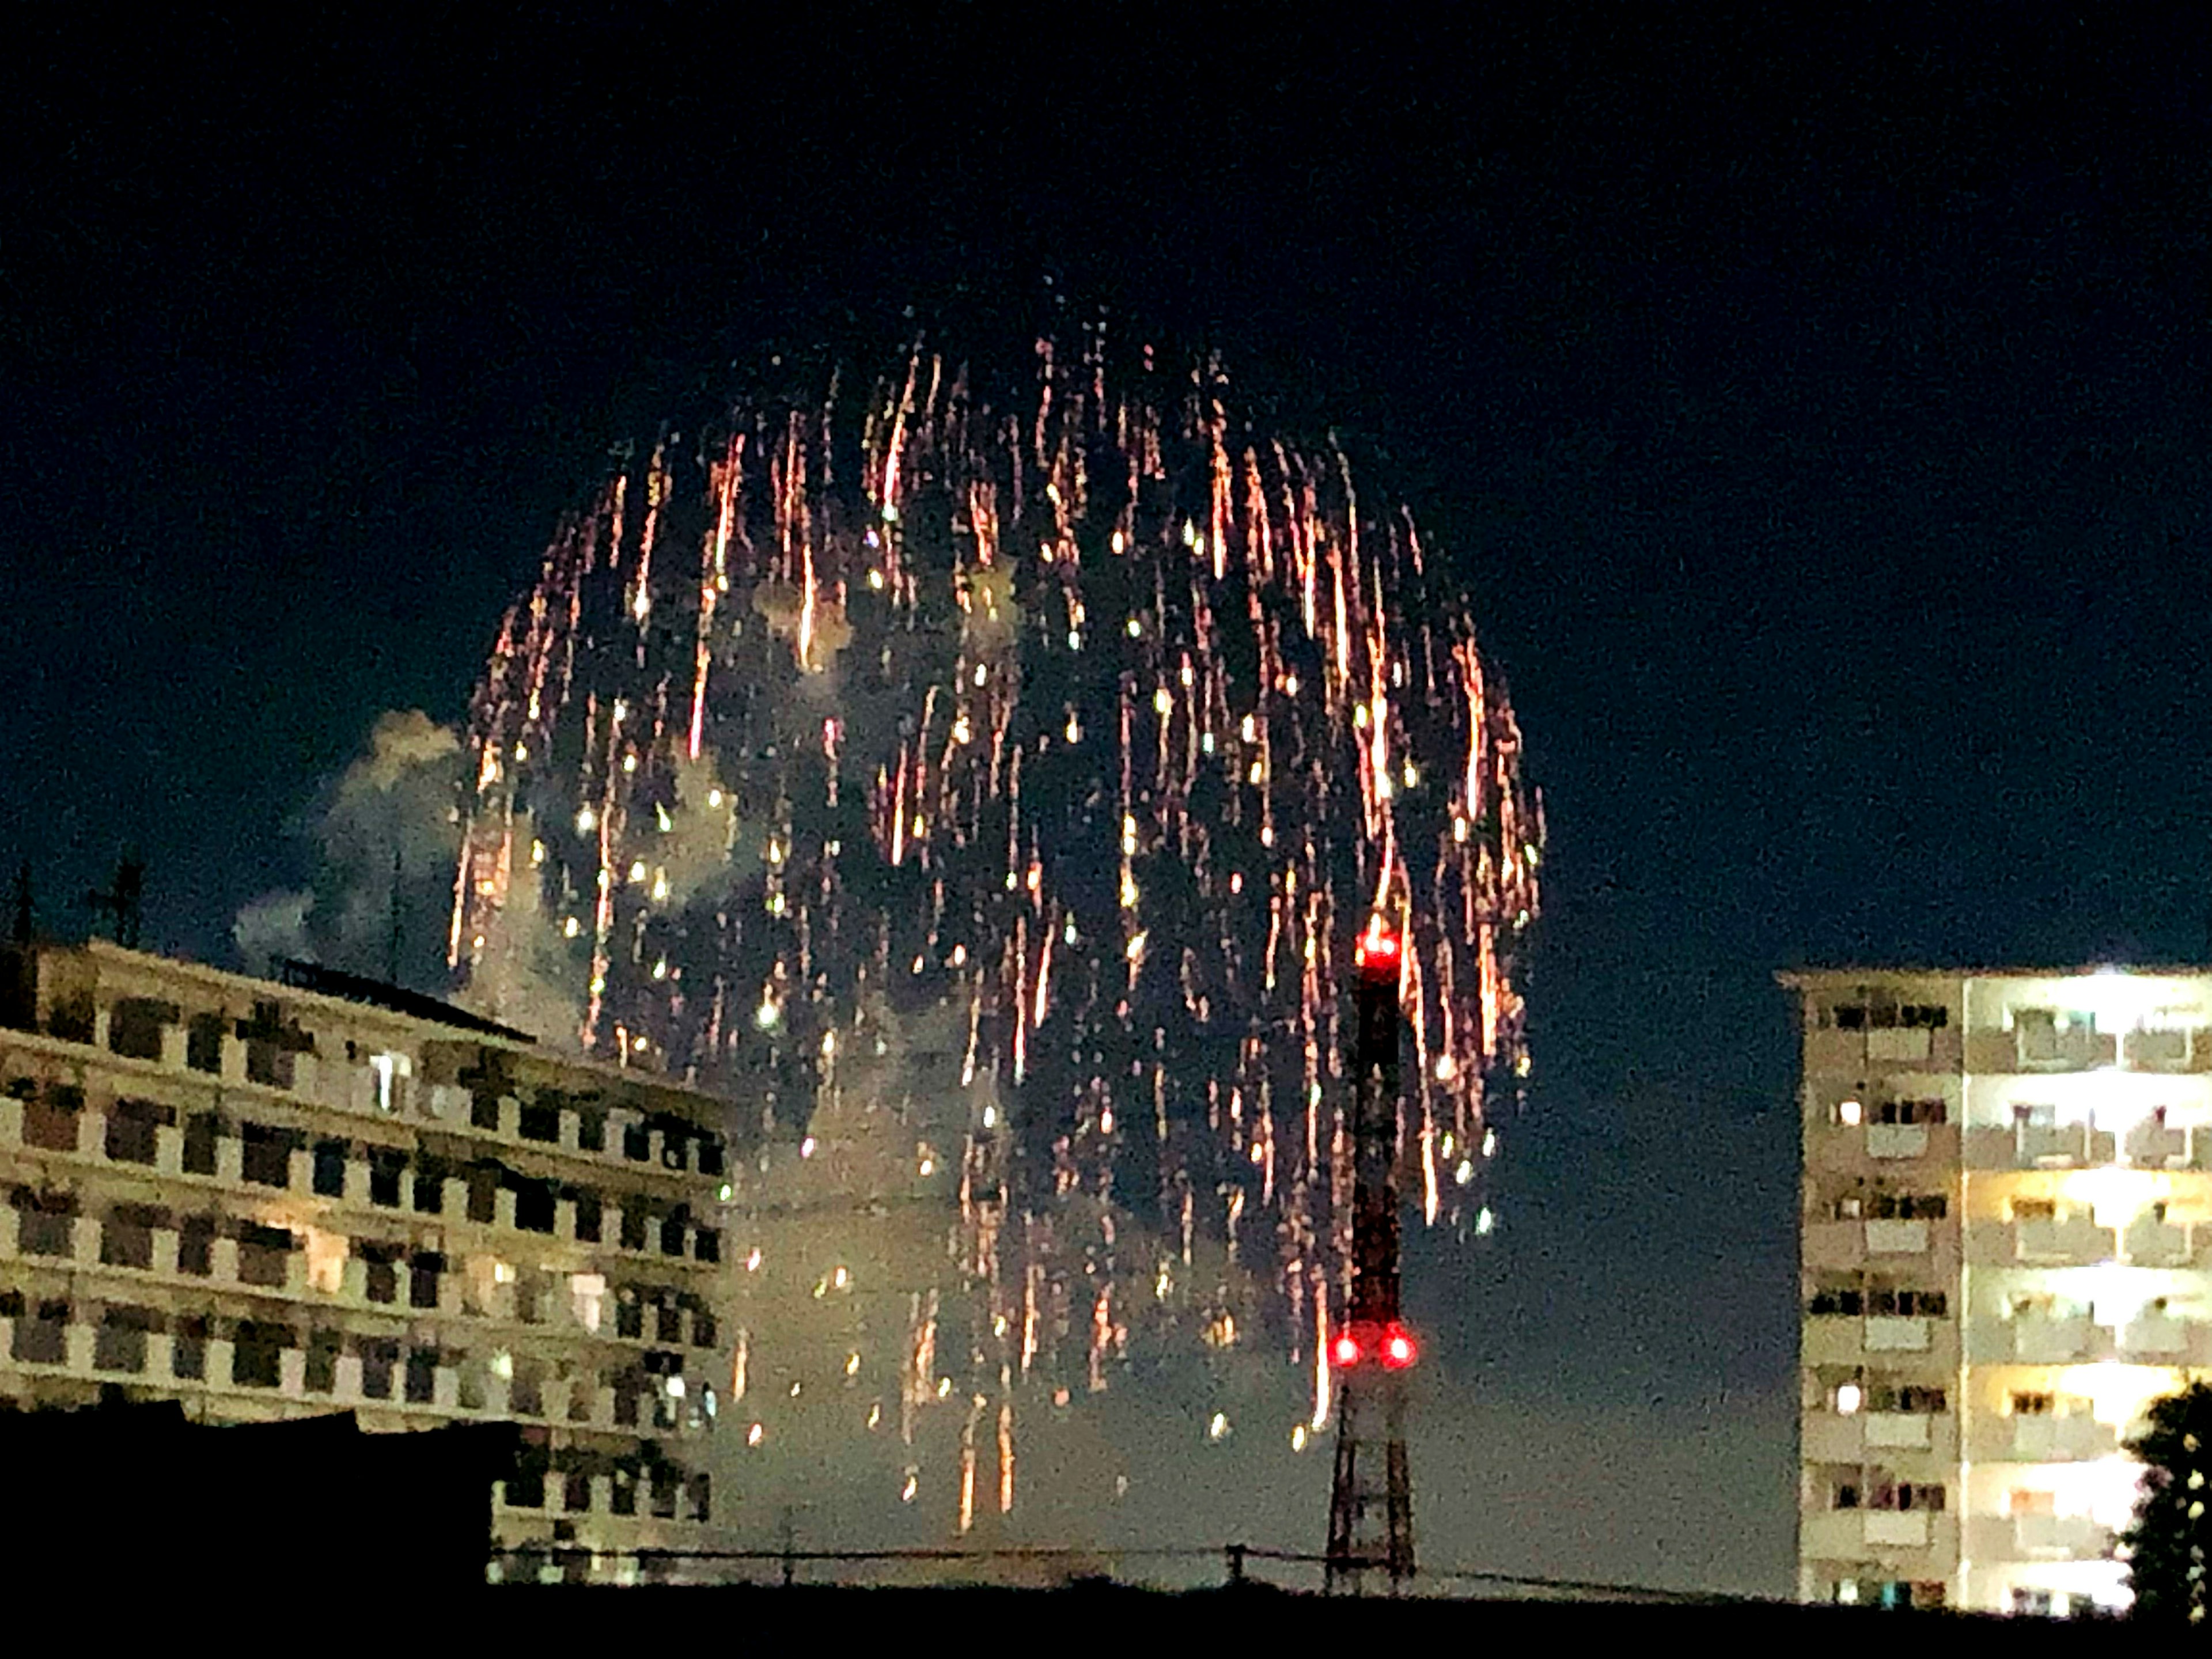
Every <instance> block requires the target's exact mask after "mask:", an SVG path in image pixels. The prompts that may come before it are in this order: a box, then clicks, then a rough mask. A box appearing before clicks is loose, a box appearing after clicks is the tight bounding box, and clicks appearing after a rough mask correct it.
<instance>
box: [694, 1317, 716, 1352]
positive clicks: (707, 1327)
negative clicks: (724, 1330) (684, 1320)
mask: <svg viewBox="0 0 2212 1659" xmlns="http://www.w3.org/2000/svg"><path fill="white" fill-rule="evenodd" d="M691 1346H693V1347H695V1348H711V1347H713V1346H714V1314H713V1312H712V1311H711V1310H708V1309H706V1308H694V1309H693V1310H691Z"/></svg>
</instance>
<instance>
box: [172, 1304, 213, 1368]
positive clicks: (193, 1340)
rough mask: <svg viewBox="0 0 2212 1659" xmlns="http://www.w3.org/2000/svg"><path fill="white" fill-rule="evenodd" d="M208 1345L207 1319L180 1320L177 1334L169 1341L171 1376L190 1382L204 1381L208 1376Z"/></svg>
mask: <svg viewBox="0 0 2212 1659" xmlns="http://www.w3.org/2000/svg"><path fill="white" fill-rule="evenodd" d="M207 1345H208V1322H207V1321H206V1320H205V1319H203V1318H198V1317H186V1318H184V1319H179V1321H178V1322H177V1328H176V1334H174V1335H173V1336H172V1337H171V1338H170V1339H169V1375H170V1376H174V1377H178V1378H179V1379H181V1380H183V1381H185V1382H188V1383H196V1382H201V1381H204V1379H205V1378H206V1376H207Z"/></svg>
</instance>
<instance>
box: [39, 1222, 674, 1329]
mask: <svg viewBox="0 0 2212 1659" xmlns="http://www.w3.org/2000/svg"><path fill="white" fill-rule="evenodd" d="M69 1227H70V1237H69V1251H68V1254H66V1255H62V1254H59V1253H53V1252H42V1253H38V1254H27V1253H25V1252H23V1251H21V1249H19V1248H18V1247H19V1245H20V1243H21V1215H20V1213H19V1212H16V1211H15V1210H13V1209H9V1208H0V1261H7V1260H21V1261H27V1262H31V1263H33V1264H41V1263H45V1264H52V1265H56V1266H60V1265H64V1264H66V1265H68V1266H71V1267H78V1268H81V1269H90V1270H96V1271H97V1272H99V1273H107V1274H113V1275H115V1276H117V1277H118V1279H124V1280H125V1281H129V1282H139V1283H143V1282H146V1281H147V1280H149V1279H166V1280H168V1281H170V1282H171V1283H172V1284H173V1285H174V1286H175V1287H176V1288H179V1289H181V1290H201V1289H204V1288H206V1287H208V1286H210V1285H216V1286H220V1287H223V1288H235V1289H239V1290H242V1291H246V1293H247V1294H250V1295H252V1296H256V1297H267V1296H270V1295H272V1294H273V1295H276V1296H279V1297H283V1298H285V1299H287V1300H292V1301H300V1302H306V1303H308V1304H312V1305H314V1306H318V1307H331V1306H336V1307H339V1308H351V1309H355V1310H359V1311H361V1312H364V1313H370V1312H378V1311H383V1312H390V1313H402V1312H404V1313H407V1314H410V1315H420V1316H426V1317H428V1316H446V1317H462V1318H474V1319H489V1320H496V1321H500V1322H519V1323H522V1324H525V1325H527V1326H529V1327H531V1328H538V1327H542V1326H546V1325H550V1324H551V1323H552V1321H551V1320H549V1319H544V1318H540V1319H537V1320H526V1319H523V1318H522V1317H521V1312H522V1310H520V1307H519V1305H518V1295H519V1291H518V1286H517V1285H515V1284H514V1283H513V1282H512V1281H508V1282H504V1283H495V1285H493V1286H491V1288H490V1291H489V1294H485V1293H483V1292H480V1291H477V1289H475V1288H474V1287H472V1286H471V1285H470V1284H469V1275H468V1274H467V1273H465V1271H464V1270H463V1269H462V1266H461V1264H460V1263H459V1262H458V1261H455V1262H453V1263H451V1264H450V1265H449V1266H447V1267H443V1268H441V1270H439V1271H438V1272H436V1273H434V1274H428V1275H424V1276H422V1277H418V1276H416V1274H414V1273H411V1272H410V1267H409V1264H408V1263H407V1262H405V1261H398V1262H395V1263H392V1264H389V1266H390V1272H391V1275H392V1276H391V1279H390V1281H389V1285H388V1288H389V1289H390V1290H391V1291H392V1294H391V1296H390V1297H383V1298H380V1297H374V1296H372V1295H371V1294H370V1291H371V1289H372V1284H371V1279H372V1271H371V1270H372V1265H373V1264H371V1263H370V1262H369V1261H367V1260H366V1259H365V1258H363V1257H362V1256H361V1255H355V1254H353V1253H352V1252H351V1251H350V1250H347V1251H346V1252H345V1253H344V1254H343V1255H337V1256H335V1258H334V1259H328V1258H326V1259H325V1260H324V1261H317V1260H316V1258H315V1256H314V1255H313V1254H312V1253H311V1251H309V1250H301V1249H290V1250H283V1251H276V1250H270V1251H266V1252H255V1253H254V1255H255V1256H256V1258H257V1261H258V1263H259V1264H260V1268H259V1271H258V1272H256V1273H246V1272H244V1271H242V1269H243V1268H244V1267H246V1255H247V1252H246V1249H245V1247H244V1246H242V1245H241V1244H240V1242H239V1241H238V1240H236V1239H234V1238H217V1239H215V1240H213V1241H211V1243H210V1246H209V1271H208V1272H207V1273H205V1274H200V1273H185V1272H183V1271H182V1269H181V1268H180V1267H179V1243H180V1240H181V1235H180V1234H179V1232H178V1231H176V1230H174V1229H173V1228H167V1227H155V1228H149V1229H148V1230H147V1231H148V1232H149V1234H150V1236H151V1247H152V1248H151V1250H150V1252H149V1255H148V1258H147V1261H146V1264H145V1266H144V1267H143V1268H142V1267H137V1266H134V1265H131V1264H128V1263H122V1264H118V1263H116V1262H113V1261H107V1262H103V1261H101V1255H102V1254H103V1252H102V1250H101V1249H100V1223H99V1222H97V1221H94V1220H93V1219H91V1218H88V1217H83V1216H76V1217H71V1218H70V1220H69ZM336 1242H337V1243H340V1244H341V1245H343V1243H345V1241H336ZM108 1254H111V1255H112V1254H113V1253H112V1252H109V1253H108ZM546 1276H547V1279H548V1281H549V1283H548V1285H547V1289H546V1295H545V1299H544V1306H542V1307H541V1308H540V1309H539V1310H538V1311H539V1312H540V1313H541V1314H544V1313H547V1312H551V1313H553V1314H554V1316H555V1317H556V1318H562V1316H565V1318H562V1328H573V1329H574V1331H575V1332H576V1333H577V1334H579V1335H584V1334H589V1335H592V1336H595V1337H597V1338H598V1339H599V1340H603V1341H610V1342H613V1341H634V1342H638V1343H642V1344H648V1345H658V1346H667V1345H668V1344H671V1343H680V1342H682V1341H683V1340H684V1334H685V1333H683V1332H679V1331H672V1330H671V1329H669V1328H667V1326H666V1324H665V1322H664V1320H663V1318H662V1316H663V1315H664V1314H665V1313H674V1314H676V1315H678V1317H680V1318H684V1320H685V1321H686V1322H687V1323H688V1324H689V1327H690V1329H689V1333H688V1334H689V1336H690V1339H691V1342H692V1345H693V1346H711V1345H712V1344H713V1343H714V1340H715V1333H714V1320H713V1316H712V1314H711V1313H708V1312H702V1310H698V1309H690V1310H682V1309H679V1308H678V1307H676V1306H675V1305H674V1304H666V1305H664V1304H660V1303H650V1304H642V1305H641V1309H640V1310H639V1318H640V1327H639V1330H638V1331H637V1333H635V1334H629V1335H625V1334H622V1333H621V1331H620V1328H619V1327H620V1323H621V1315H620V1308H619V1296H620V1292H621V1291H622V1290H623V1289H624V1288H625V1287H624V1286H622V1285H610V1284H608V1283H607V1282H606V1281H605V1276H604V1275H601V1274H589V1275H586V1277H588V1278H591V1279H595V1280H597V1281H599V1289H598V1290H596V1291H594V1292H593V1293H592V1296H590V1297H585V1298H580V1297H577V1296H576V1295H575V1294H574V1293H573V1292H572V1291H571V1290H570V1288H569V1286H568V1282H567V1281H568V1277H569V1276H568V1274H567V1273H554V1272H550V1271H549V1272H548V1273H547V1275H546ZM426 1283H427V1285H428V1287H430V1288H431V1289H432V1291H433V1292H434V1294H435V1300H431V1301H416V1300H415V1299H414V1298H415V1297H416V1295H418V1294H420V1293H421V1289H420V1287H422V1286H423V1285H425V1284H426ZM635 1288H636V1289H637V1290H638V1291H640V1292H641V1297H644V1296H653V1295H665V1294H668V1293H669V1292H670V1291H671V1287H668V1286H661V1285H642V1286H638V1287H635ZM586 1302H588V1303H589V1304H590V1312H589V1315H588V1316H587V1315H586V1306H585V1304H586ZM648 1315H649V1317H648ZM594 1320H595V1321H596V1323H594V1322H593V1321H594Z"/></svg>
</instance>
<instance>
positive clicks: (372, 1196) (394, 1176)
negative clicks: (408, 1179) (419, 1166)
mask: <svg viewBox="0 0 2212 1659" xmlns="http://www.w3.org/2000/svg"><path fill="white" fill-rule="evenodd" d="M406 1167H407V1154H406V1153H404V1152H400V1151H399V1150H398V1149H397V1148H396V1147H392V1146H374V1147H371V1148H370V1149H369V1154H368V1201H369V1202H370V1203H372V1204H375V1205H379V1206H382V1207H383V1208H385V1209H387V1210H396V1209H398V1207H399V1176H400V1172H401V1171H402V1170H404V1169H406Z"/></svg>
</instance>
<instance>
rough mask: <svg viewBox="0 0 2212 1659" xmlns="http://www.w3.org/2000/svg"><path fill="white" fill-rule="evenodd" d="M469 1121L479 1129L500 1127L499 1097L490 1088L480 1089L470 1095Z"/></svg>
mask: <svg viewBox="0 0 2212 1659" xmlns="http://www.w3.org/2000/svg"><path fill="white" fill-rule="evenodd" d="M469 1122H470V1124H471V1126H472V1127H476V1128H478V1129H490V1130H492V1131H494V1132H496V1131H497V1130H498V1128H499V1097H498V1096H497V1095H495V1094H493V1093H492V1092H491V1091H489V1090H488V1089H479V1090H477V1091H476V1092H475V1093H474V1094H472V1095H471V1096H470V1097H469Z"/></svg>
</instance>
